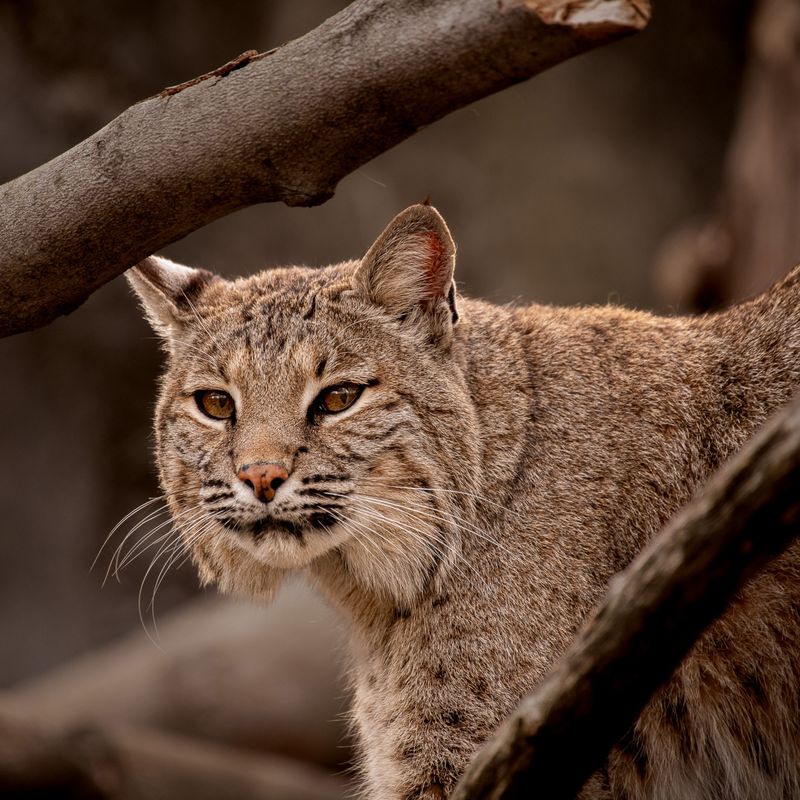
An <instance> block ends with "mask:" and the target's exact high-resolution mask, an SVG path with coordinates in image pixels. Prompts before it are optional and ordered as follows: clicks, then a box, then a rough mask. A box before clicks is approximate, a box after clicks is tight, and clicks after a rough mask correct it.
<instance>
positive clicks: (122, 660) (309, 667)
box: [0, 583, 349, 768]
mask: <svg viewBox="0 0 800 800" xmlns="http://www.w3.org/2000/svg"><path fill="white" fill-rule="evenodd" d="M159 630H160V639H159V647H156V646H155V645H154V644H153V643H152V642H151V641H150V640H149V639H148V638H147V637H146V636H145V635H144V633H143V632H142V631H138V632H136V633H133V634H131V635H130V636H128V637H126V638H125V639H123V640H122V641H120V642H116V643H113V644H111V645H108V646H106V647H103V648H100V649H99V650H96V651H93V652H90V653H88V654H87V655H85V656H83V657H81V658H79V659H77V660H75V661H73V662H71V663H68V664H66V665H65V666H63V667H60V668H58V669H56V670H54V671H52V672H51V673H49V674H46V675H44V676H41V677H39V678H36V679H33V680H31V681H28V682H26V683H25V684H22V685H19V686H17V687H15V688H14V689H12V690H10V691H6V692H3V693H0V700H2V702H3V704H4V705H5V707H7V708H10V709H13V710H16V711H17V712H18V713H19V714H20V715H24V718H25V719H27V720H29V721H31V722H32V723H35V724H38V725H40V726H45V727H46V728H47V729H48V730H52V731H61V732H65V731H68V730H71V729H73V728H76V727H79V726H86V725H89V726H93V727H100V728H105V727H108V726H109V725H116V724H127V725H134V726H144V727H148V728H158V729H161V730H164V731H167V732H174V733H182V734H187V735H191V736H197V737H202V738H204V739H208V740H212V741H217V742H223V743H227V744H231V745H234V746H237V747H245V748H249V749H252V750H259V751H269V752H274V753H280V754H283V755H286V756H290V757H292V758H298V759H302V760H305V761H311V762H314V763H317V764H321V765H326V766H329V767H331V768H335V767H337V766H338V765H340V764H341V763H342V762H343V761H346V760H347V758H348V756H349V752H348V749H347V741H346V732H345V724H344V720H343V716H344V713H345V711H346V708H347V706H348V703H349V700H348V698H349V693H348V691H347V689H346V686H345V682H344V667H343V665H342V659H341V658H340V656H341V654H342V652H343V649H344V647H343V643H344V636H343V631H342V628H341V626H340V624H339V620H338V618H337V616H336V615H335V613H334V612H333V611H332V610H331V609H330V608H328V607H327V606H326V605H325V603H324V602H323V601H322V600H320V599H319V597H318V596H317V595H315V594H314V593H313V592H312V591H311V590H310V589H308V588H307V587H305V586H304V585H302V584H299V583H298V584H290V585H288V586H286V587H285V588H284V589H283V590H282V591H281V592H280V593H279V595H278V597H277V598H276V600H275V602H274V603H273V604H272V605H271V606H269V607H263V606H258V605H252V604H247V603H243V602H238V601H235V600H230V599H223V598H218V597H209V598H207V599H203V600H199V601H196V602H193V603H191V604H189V605H188V606H186V607H184V608H182V609H179V610H177V611H175V612H173V613H172V614H170V615H168V616H166V617H165V618H164V619H163V620H162V621H161V622H160V624H159Z"/></svg>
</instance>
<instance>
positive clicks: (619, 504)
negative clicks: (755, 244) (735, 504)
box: [131, 206, 800, 800]
mask: <svg viewBox="0 0 800 800" xmlns="http://www.w3.org/2000/svg"><path fill="white" fill-rule="evenodd" d="M453 254H454V247H453V245H452V241H451V239H450V236H449V233H448V232H447V228H446V227H445V225H444V223H443V221H442V220H441V218H440V217H439V216H438V214H437V213H436V212H435V211H434V210H433V209H431V208H428V207H423V206H416V207H412V208H411V209H408V210H407V211H406V212H404V213H403V214H401V215H400V216H399V217H398V218H397V219H396V220H395V221H394V222H393V223H392V224H391V225H390V226H389V228H388V229H387V231H386V232H384V234H383V235H382V237H381V238H380V239H379V240H378V242H376V245H375V246H374V247H373V248H372V249H371V250H370V253H369V254H368V256H367V257H365V259H364V260H363V261H362V262H350V263H345V264H340V265H337V266H334V267H329V268H327V269H323V270H310V269H300V268H295V269H283V270H272V271H269V272H264V273H261V274H259V275H255V276H253V277H250V278H247V279H242V280H238V281H236V282H233V283H229V282H226V281H222V280H221V279H217V278H213V277H211V276H210V275H209V274H208V273H203V272H195V273H192V272H182V271H176V270H175V269H173V268H172V267H170V265H169V264H168V263H165V262H162V261H159V260H158V259H149V260H148V261H146V262H144V263H143V264H142V265H140V266H139V268H137V270H135V271H134V272H133V274H132V276H131V279H132V282H133V284H134V286H135V287H136V288H137V290H138V291H139V293H140V296H141V298H142V301H143V303H144V305H145V307H146V310H147V313H148V315H149V316H150V318H151V319H152V320H153V321H154V324H155V326H156V328H157V329H158V330H160V331H161V332H162V333H164V335H165V336H166V337H167V341H168V349H169V353H170V356H169V359H170V360H169V366H168V369H167V372H166V374H165V376H164V379H163V382H162V386H161V393H160V399H159V402H158V411H157V419H156V431H157V447H156V452H157V458H158V463H159V468H160V474H161V480H162V485H163V487H164V490H165V492H166V493H167V495H168V497H169V499H170V504H171V507H172V510H173V513H174V516H175V519H176V521H177V523H178V525H179V526H180V527H181V530H182V532H183V534H184V536H185V537H186V540H187V542H189V544H190V546H191V548H192V552H193V555H194V558H195V561H196V563H197V565H198V567H199V569H200V573H201V575H202V576H203V579H204V580H205V581H214V582H216V583H218V585H219V586H220V587H221V588H222V589H223V590H224V591H235V592H240V593H243V594H246V595H257V596H261V597H268V596H270V595H271V593H272V592H273V591H274V589H275V587H276V586H277V585H278V584H279V583H280V580H281V577H282V575H283V574H284V573H285V572H286V571H287V570H301V569H304V570H306V571H307V573H308V575H309V576H310V577H311V578H312V580H314V581H315V582H316V584H317V585H318V586H319V587H320V589H321V590H322V591H323V592H325V593H326V594H327V595H328V596H329V597H330V598H331V599H332V601H333V602H334V603H335V604H336V605H338V606H339V607H340V608H341V609H342V611H343V613H344V614H345V615H346V616H347V617H348V618H349V619H350V620H351V622H352V640H353V652H354V663H355V666H354V682H355V690H356V691H355V704H354V709H353V715H354V720H355V724H356V728H357V731H358V736H359V740H360V743H361V748H362V752H363V758H362V768H363V772H364V779H365V787H366V796H368V797H370V798H375V799H376V800H405V799H406V798H408V799H409V800H410V799H411V798H435V797H442V796H445V795H446V794H447V793H448V792H449V791H450V790H451V789H452V787H453V785H454V783H455V781H456V780H457V778H458V776H459V774H460V773H461V771H462V770H463V769H464V766H465V765H466V763H467V762H468V760H469V758H470V756H471V755H472V753H473V752H474V751H475V749H476V747H477V746H478V745H479V744H480V743H481V742H482V741H483V740H484V739H485V738H486V737H487V736H488V735H489V734H490V733H491V732H492V731H493V730H494V729H495V727H496V726H497V725H498V723H499V722H500V721H501V720H502V719H503V718H504V717H505V716H506V715H507V714H508V713H509V712H510V711H511V710H512V709H513V708H514V706H515V705H516V704H517V702H518V701H519V699H520V697H522V695H524V694H525V693H526V692H528V691H530V690H531V689H532V688H533V687H534V686H536V684H537V682H538V681H539V680H540V679H541V677H542V676H543V675H544V673H545V672H546V670H547V668H548V666H549V665H550V664H551V663H552V661H553V660H554V658H556V657H557V656H558V654H559V653H561V652H562V651H563V650H564V648H565V647H566V646H567V644H568V643H569V641H570V640H571V638H572V636H573V635H574V633H575V630H576V628H577V627H578V625H579V624H580V623H581V621H582V620H583V619H584V618H585V616H586V615H587V613H588V612H589V610H590V609H591V608H592V606H593V604H594V603H595V602H597V600H598V599H599V598H600V597H601V596H602V593H603V590H604V586H605V585H606V583H607V581H608V580H609V578H610V577H611V576H612V575H613V574H614V573H615V572H617V571H619V570H620V569H621V568H622V567H623V566H624V565H625V564H626V563H628V561H630V559H631V558H632V556H633V555H634V554H635V553H636V552H637V551H638V550H639V549H640V548H641V547H642V545H643V544H644V543H645V542H646V541H647V540H648V539H649V538H650V537H651V536H652V535H653V534H654V533H656V532H657V531H658V529H659V528H660V527H661V526H662V525H663V523H664V522H665V521H666V520H667V519H668V518H669V517H670V515H671V514H672V513H674V512H675V511H676V509H678V508H679V507H680V506H681V505H683V504H684V503H685V502H686V501H687V500H688V499H689V498H690V497H691V495H692V493H693V492H694V491H695V490H696V489H697V488H698V486H699V485H700V484H701V483H702V481H703V480H704V479H705V477H706V476H707V475H708V474H709V473H710V472H711V471H712V470H713V469H715V468H716V467H717V466H718V465H719V464H720V463H721V462H722V461H723V460H724V459H725V458H726V457H727V456H728V455H730V454H731V453H733V452H734V451H735V450H736V449H737V448H739V447H740V446H741V445H742V443H743V442H744V441H745V439H746V438H747V437H748V436H750V435H751V434H752V433H753V431H754V430H755V429H756V428H757V427H758V426H759V425H760V424H761V423H762V422H763V421H764V419H765V418H766V416H767V415H768V414H770V413H771V412H772V411H774V410H775V409H776V408H778V407H779V406H780V405H781V404H782V403H784V402H785V401H786V400H787V399H788V398H789V397H790V395H791V394H792V393H793V392H794V390H795V388H796V387H797V384H798V380H799V379H800V359H799V358H798V356H800V311H799V310H798V300H800V272H798V271H795V272H793V273H792V274H791V275H790V276H789V277H788V278H787V279H786V280H784V281H783V283H781V284H780V285H778V286H776V287H775V288H774V289H773V290H772V291H770V292H769V293H768V294H766V295H764V296H762V297H760V298H758V299H756V300H754V301H751V302H749V303H745V304H743V305H740V306H738V307H736V308H733V309H731V310H729V311H727V312H725V313H723V314H719V315H716V316H708V317H698V318H662V317H656V316H653V315H650V314H645V313H641V312H634V311H627V310H623V309H620V308H614V307H604V308H570V309H564V308H548V307H542V306H530V307H527V308H507V307H497V306H493V305H490V304H488V303H483V302H480V301H475V300H467V299H464V298H459V299H458V300H457V303H456V300H455V295H454V293H453V292H452V291H451V280H452V268H453ZM459 317H460V318H459ZM320 369H321V375H320V376H317V372H319V371H320ZM343 381H350V382H355V383H359V384H366V385H367V388H366V389H365V390H364V392H363V395H362V396H361V398H360V399H359V400H358V401H357V402H356V404H355V405H354V406H353V407H352V408H350V409H348V410H347V411H345V412H343V413H342V414H340V415H332V416H329V417H325V418H324V419H316V418H315V419H313V420H312V419H311V418H310V417H309V415H308V413H307V409H308V407H309V405H310V404H311V403H312V402H313V400H314V398H315V397H316V395H317V393H318V392H319V391H320V390H321V389H323V388H325V387H327V386H330V385H331V384H335V383H339V382H343ZM211 388H215V389H224V390H226V391H229V392H230V393H231V394H232V395H233V397H234V399H235V400H236V406H237V417H236V422H235V424H230V423H218V422H210V421H208V420H203V419H202V418H201V415H200V414H199V412H198V411H197V408H196V406H195V404H194V401H193V399H192V396H191V395H192V393H193V392H194V391H196V390H199V389H211ZM253 460H264V461H278V462H281V463H282V464H284V465H285V466H286V468H287V470H288V471H289V472H290V473H291V474H290V478H289V480H288V481H287V482H286V483H285V484H283V485H282V486H281V487H280V488H279V489H278V490H277V494H276V496H275V499H274V500H273V501H272V502H271V503H270V504H269V506H268V507H264V506H263V505H261V504H259V503H258V501H256V500H254V499H253V497H252V495H251V494H248V490H247V487H244V486H243V485H242V484H241V482H240V481H238V480H237V477H236V472H237V469H238V467H239V466H241V464H243V463H249V462H251V461H253ZM334 505H335V506H337V508H335V509H330V507H331V506H334ZM300 506H310V507H307V508H300ZM267 512H269V513H270V514H271V520H272V521H267V522H262V523H258V522H256V523H255V527H253V523H254V521H256V520H258V519H259V518H260V517H263V516H264V514H265V513H267ZM314 515H316V517H315V516H314ZM327 515H331V516H327ZM222 517H226V518H228V523H227V527H225V526H223V525H222V524H220V522H219V520H220V518H222ZM334 517H335V519H334ZM231 520H233V522H231ZM275 520H283V522H282V523H279V522H275ZM314 520H316V524H315V522H314ZM233 528H238V532H237V531H236V530H233ZM254 531H255V533H254ZM798 577H799V576H798V549H797V548H792V549H791V550H790V552H789V553H788V554H787V555H786V556H784V557H783V558H781V559H780V560H778V561H777V562H775V563H774V564H773V565H772V566H771V567H769V568H768V569H767V570H766V571H765V572H764V573H762V574H761V575H760V576H759V577H758V578H757V579H756V580H754V581H752V582H751V584H750V585H749V586H748V587H747V588H746V589H745V591H744V592H743V593H742V594H741V596H740V597H739V599H738V600H737V602H736V603H735V604H734V606H733V607H732V608H731V609H730V610H729V611H728V612H727V614H726V615H725V617H724V618H723V619H722V620H720V621H719V622H718V623H717V624H715V625H714V626H713V627H712V628H711V629H710V630H709V631H708V633H707V634H706V635H705V636H704V637H703V639H702V641H701V642H700V643H699V644H698V645H697V647H696V648H695V649H694V651H693V652H692V654H691V655H690V657H689V658H687V660H686V661H685V663H684V664H683V666H682V667H681V669H680V670H679V672H678V673H677V675H676V676H675V677H674V679H673V680H672V681H671V682H670V684H669V685H668V686H667V687H666V688H664V689H663V690H662V691H661V692H659V693H658V695H657V696H656V698H655V699H654V700H653V701H652V702H651V704H650V705H649V707H648V708H647V710H646V711H645V713H644V714H643V715H642V717H641V718H640V720H639V721H638V723H637V724H636V726H635V727H634V728H633V729H632V730H631V731H630V732H629V734H628V735H627V736H626V737H625V739H624V740H623V741H622V742H621V743H620V745H619V746H618V747H617V748H616V749H615V750H614V751H613V753H612V755H611V757H610V759H609V761H608V763H607V765H606V768H604V769H603V770H602V771H601V772H600V773H598V774H597V775H595V776H594V777H593V779H592V781H591V783H590V785H589V786H587V788H586V789H585V790H584V795H583V796H584V797H586V798H611V797H613V798H620V800H622V799H623V798H624V799H626V800H639V799H640V798H641V799H642V800H643V799H644V798H651V799H652V800H678V798H735V799H736V800H745V799H747V800H760V799H761V798H773V797H774V798H778V797H781V798H783V797H786V798H789V797H798V796H800V752H799V751H800V735H799V733H798V725H799V724H800V723H799V721H800V708H798V704H799V702H800V700H799V698H800V691H799V690H800V581H799V580H798Z"/></svg>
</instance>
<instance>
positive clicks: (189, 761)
mask: <svg viewBox="0 0 800 800" xmlns="http://www.w3.org/2000/svg"><path fill="white" fill-rule="evenodd" d="M0 796H3V797H15V798H34V797H36V798H42V797H60V798H76V799H77V798H81V800H88V799H91V800H95V799H99V798H104V799H107V800H156V798H170V800H181V799H182V798H191V799H192V800H206V798H207V799H208V800H219V798H226V800H265V799H266V798H269V800H342V798H344V797H345V796H346V784H345V783H344V782H343V781H341V780H339V779H337V778H334V777H332V776H331V775H329V774H327V773H325V772H324V771H322V770H321V769H319V768H318V767H313V766H311V765H308V764H304V763H302V762H298V761H292V760H290V759H286V758H280V757H277V756H265V755H255V754H252V753H245V752H243V751H237V750H234V749H232V748H229V747H220V746H219V745H212V744H209V743H207V742H201V741H199V740H193V739H190V738H188V737H181V736H174V735H167V734H164V733H159V732H156V731H152V730H147V729H141V728H140V729H137V728H129V727H119V726H116V727H111V728H84V729H81V730H77V731H72V732H69V733H67V734H54V733H52V732H46V730H45V729H43V728H41V727H36V726H34V725H32V724H31V723H30V722H28V721H23V720H22V719H21V718H20V717H19V716H15V715H14V714H13V713H10V712H9V711H8V709H5V708H2V707H0Z"/></svg>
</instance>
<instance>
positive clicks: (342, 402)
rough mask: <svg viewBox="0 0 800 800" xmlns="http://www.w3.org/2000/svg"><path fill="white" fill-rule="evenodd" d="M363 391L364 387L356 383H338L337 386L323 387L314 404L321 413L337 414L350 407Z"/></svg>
mask: <svg viewBox="0 0 800 800" xmlns="http://www.w3.org/2000/svg"><path fill="white" fill-rule="evenodd" d="M363 391H364V387H363V386H361V385H360V384H358V383H340V384H339V385H338V386H331V387H329V388H327V389H323V391H321V392H320V393H319V397H317V400H316V403H315V404H314V405H315V406H316V408H317V411H319V412H320V413H322V414H338V413H339V412H340V411H344V410H345V409H346V408H350V406H351V405H353V403H355V401H356V400H358V398H359V397H360V396H361V392H363Z"/></svg>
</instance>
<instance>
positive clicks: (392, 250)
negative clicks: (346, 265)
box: [353, 205, 458, 340]
mask: <svg viewBox="0 0 800 800" xmlns="http://www.w3.org/2000/svg"><path fill="white" fill-rule="evenodd" d="M455 255H456V246H455V244H454V242H453V237H452V236H451V235H450V231H449V230H448V229H447V225H446V224H445V221H444V220H443V219H442V216H441V214H439V212H438V211H437V210H436V209H435V208H433V207H432V206H428V205H416V206H411V207H410V208H407V209H406V210H405V211H402V212H401V213H400V214H398V215H397V216H396V217H395V218H394V219H393V220H392V221H391V222H390V223H389V225H388V227H387V228H386V230H384V232H383V233H382V234H381V235H380V236H379V237H378V239H377V241H376V242H375V244H373V245H372V247H370V249H369V252H368V253H367V254H366V255H365V256H364V258H363V259H362V261H361V264H360V266H359V267H358V269H357V270H356V274H355V276H354V278H353V282H354V288H355V289H356V291H358V292H359V293H360V294H361V295H362V296H364V297H365V298H366V299H367V300H369V301H370V302H372V303H375V304H376V305H379V306H382V307H383V308H385V309H386V310H387V311H389V313H391V314H393V315H396V316H397V317H398V318H401V319H404V320H406V319H407V320H409V321H411V322H413V323H417V324H428V325H429V326H430V332H431V334H432V335H433V338H434V339H436V340H441V339H442V338H446V339H449V334H450V332H451V331H452V327H453V325H455V323H456V322H458V311H457V310H456V289H455V283H454V282H453V270H454V268H455Z"/></svg>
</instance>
